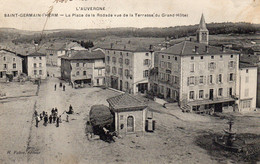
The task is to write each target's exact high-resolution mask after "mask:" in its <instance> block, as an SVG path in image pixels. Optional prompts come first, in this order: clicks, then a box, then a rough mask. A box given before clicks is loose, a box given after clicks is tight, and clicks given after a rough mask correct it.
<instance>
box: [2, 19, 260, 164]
mask: <svg viewBox="0 0 260 164" xmlns="http://www.w3.org/2000/svg"><path fill="white" fill-rule="evenodd" d="M198 22H199V24H198V25H196V30H195V31H194V33H195V36H190V37H181V38H177V39H171V40H170V41H165V40H166V39H158V38H156V39H154V40H153V39H150V38H138V37H136V38H118V37H116V38H115V39H114V38H113V37H111V38H109V39H107V38H102V39H100V40H98V41H96V42H94V43H92V42H91V41H88V42H77V41H75V40H70V41H68V40H62V39H57V40H53V41H48V42H45V43H44V45H41V42H40V41H39V42H36V41H34V43H31V44H25V45H23V44H20V43H16V44H13V43H12V44H11V43H9V44H4V43H3V44H2V45H1V49H0V64H1V65H0V80H1V82H0V125H1V127H0V142H1V145H0V163H63V164H66V163H68V164H70V163H93V164H94V163H205V164H208V163H257V162H259V161H260V156H259V154H260V144H259V143H260V126H259V125H260V110H259V105H260V104H259V103H260V96H259V94H260V89H259V87H260V86H259V83H258V81H259V79H260V77H259V63H260V62H259V61H260V60H259V45H258V44H259V43H257V45H255V44H256V43H252V44H254V46H252V47H250V50H251V51H248V53H244V52H243V53H242V51H237V50H235V49H234V48H232V44H231V46H230V43H227V42H224V41H222V43H221V45H217V46H216V45H213V42H218V43H219V42H221V39H219V40H220V41H219V40H217V41H216V40H214V41H213V39H214V37H219V36H217V35H214V36H210V35H209V33H210V31H209V30H208V29H207V25H206V21H205V18H204V15H203V14H202V15H201V18H200V20H198ZM256 35H257V36H258V37H259V34H256ZM41 39H42V38H41ZM106 39H107V40H106ZM210 39H212V42H211V40H210ZM210 43H211V44H210ZM21 46H23V48H21ZM233 47H234V46H233ZM252 51H253V52H252Z"/></svg>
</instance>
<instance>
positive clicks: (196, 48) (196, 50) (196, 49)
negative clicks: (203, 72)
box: [195, 46, 199, 54]
mask: <svg viewBox="0 0 260 164" xmlns="http://www.w3.org/2000/svg"><path fill="white" fill-rule="evenodd" d="M198 48H199V47H198V46H195V53H196V54H198V53H199V52H198Z"/></svg>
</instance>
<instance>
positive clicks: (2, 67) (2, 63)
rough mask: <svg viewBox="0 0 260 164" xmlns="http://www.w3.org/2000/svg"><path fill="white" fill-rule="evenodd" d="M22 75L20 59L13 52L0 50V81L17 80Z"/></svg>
mask: <svg viewBox="0 0 260 164" xmlns="http://www.w3.org/2000/svg"><path fill="white" fill-rule="evenodd" d="M21 73H22V58H21V57H19V56H17V54H16V53H15V52H12V51H9V50H5V49H1V50H0V81H10V80H12V79H14V80H15V79H17V78H18V76H19V75H20V74H21Z"/></svg>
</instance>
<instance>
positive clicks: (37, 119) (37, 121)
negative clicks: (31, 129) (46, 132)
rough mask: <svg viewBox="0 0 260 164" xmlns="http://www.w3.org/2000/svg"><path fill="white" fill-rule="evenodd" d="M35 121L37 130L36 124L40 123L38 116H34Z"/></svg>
mask: <svg viewBox="0 0 260 164" xmlns="http://www.w3.org/2000/svg"><path fill="white" fill-rule="evenodd" d="M35 121H36V128H38V124H39V122H40V118H39V116H36V117H35Z"/></svg>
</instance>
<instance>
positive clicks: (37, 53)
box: [27, 52, 46, 56]
mask: <svg viewBox="0 0 260 164" xmlns="http://www.w3.org/2000/svg"><path fill="white" fill-rule="evenodd" d="M27 56H46V55H45V54H42V53H39V52H33V53H31V54H29V55H27Z"/></svg>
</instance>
